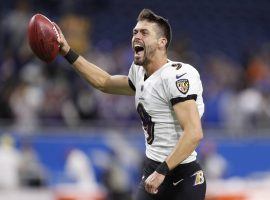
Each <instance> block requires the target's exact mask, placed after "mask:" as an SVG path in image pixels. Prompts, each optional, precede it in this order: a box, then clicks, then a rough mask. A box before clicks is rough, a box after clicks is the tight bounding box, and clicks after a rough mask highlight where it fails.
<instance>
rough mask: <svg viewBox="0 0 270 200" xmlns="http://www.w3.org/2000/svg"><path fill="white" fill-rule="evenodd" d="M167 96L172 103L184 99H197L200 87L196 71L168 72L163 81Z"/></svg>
mask: <svg viewBox="0 0 270 200" xmlns="http://www.w3.org/2000/svg"><path fill="white" fill-rule="evenodd" d="M164 84H165V85H164V86H165V90H166V93H167V95H166V96H167V98H168V100H169V101H170V102H171V104H172V105H175V104H177V103H179V102H184V101H186V100H191V99H193V100H195V101H196V100H197V96H198V93H199V90H200V87H201V81H200V76H199V73H198V72H197V71H195V72H194V71H187V72H181V73H178V72H175V71H173V72H172V73H170V74H169V75H168V76H167V77H166V79H165V81H164Z"/></svg>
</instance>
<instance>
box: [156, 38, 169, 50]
mask: <svg viewBox="0 0 270 200" xmlns="http://www.w3.org/2000/svg"><path fill="white" fill-rule="evenodd" d="M167 42H168V41H167V39H166V38H165V37H161V38H159V39H158V45H159V47H161V48H166V44H167Z"/></svg>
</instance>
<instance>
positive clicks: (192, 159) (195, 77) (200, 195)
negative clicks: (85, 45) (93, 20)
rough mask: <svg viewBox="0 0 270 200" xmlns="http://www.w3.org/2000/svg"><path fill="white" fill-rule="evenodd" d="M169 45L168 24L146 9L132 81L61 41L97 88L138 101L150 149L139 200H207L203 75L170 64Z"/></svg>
mask: <svg viewBox="0 0 270 200" xmlns="http://www.w3.org/2000/svg"><path fill="white" fill-rule="evenodd" d="M55 25H56V24H55ZM58 29H59V27H58ZM59 31H60V32H61V30H60V29H59ZM170 41H171V27H170V25H169V23H168V21H167V20H166V19H164V18H163V17H161V16H158V15H156V14H155V13H153V12H152V11H151V10H148V9H144V10H142V11H141V13H140V14H139V16H138V19H137V24H136V26H135V28H134V29H133V37H132V48H133V50H134V62H133V63H132V65H131V68H130V71H129V74H128V76H122V75H115V76H111V75H110V74H108V73H107V72H105V71H104V70H102V69H101V68H99V67H97V66H96V65H94V64H92V63H90V62H88V61H87V60H85V59H84V58H83V57H82V56H79V55H78V54H76V53H75V52H74V51H73V50H72V49H71V48H70V46H69V44H68V43H67V41H66V40H65V37H64V36H63V34H62V33H61V38H60V39H59V41H58V42H59V43H60V46H61V50H60V53H61V55H63V56H64V57H65V58H66V59H67V61H68V62H69V63H70V64H72V65H73V67H74V69H75V70H76V71H77V72H78V73H79V74H80V75H81V76H82V77H83V78H85V79H86V80H87V81H88V82H89V83H90V84H91V85H92V86H93V87H95V88H96V89H98V90H100V91H102V92H105V93H109V94H119V95H131V96H135V103H136V109H137V111H138V113H139V115H140V117H141V120H142V126H143V129H144V133H145V144H146V159H145V165H144V172H143V177H142V181H141V183H140V186H139V188H138V192H137V193H136V197H135V199H137V200H148V199H182V200H202V199H204V198H205V191H206V182H205V178H204V174H203V171H202V169H201V167H200V165H199V164H198V163H197V161H196V155H197V153H196V152H195V149H196V147H197V146H198V144H199V142H200V140H201V139H202V138H203V131H202V127H201V120H200V117H201V116H202V115H203V112H204V103H203V99H202V91H203V89H202V84H201V81H200V75H199V73H198V72H197V70H196V69H195V68H193V67H192V66H191V65H188V64H185V63H181V62H175V61H171V60H169V59H168V57H167V50H168V47H169V44H170Z"/></svg>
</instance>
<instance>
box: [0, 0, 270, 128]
mask: <svg viewBox="0 0 270 200" xmlns="http://www.w3.org/2000/svg"><path fill="white" fill-rule="evenodd" d="M37 2H39V3H40V4H37V5H39V7H38V8H34V6H33V4H32V3H33V2H31V1H17V2H16V1H10V2H9V3H7V5H5V6H2V7H1V11H2V12H1V13H2V14H1V21H0V23H1V26H0V27H1V28H0V41H1V42H0V52H1V54H0V94H1V95H0V119H1V125H5V126H6V125H7V126H10V127H13V128H16V129H18V130H20V131H24V132H31V131H34V130H36V128H37V127H39V126H48V125H50V126H54V125H66V126H69V127H74V126H75V127H76V126H78V125H82V124H84V123H85V122H87V123H88V122H89V121H90V120H91V123H94V122H96V121H100V120H101V121H106V122H110V123H118V122H119V121H121V123H125V122H126V123H130V122H132V121H133V120H134V119H137V113H136V109H135V107H134V102H133V98H132V97H120V96H112V95H105V94H102V93H101V92H99V91H97V90H94V89H92V88H91V87H89V86H88V85H87V84H86V82H84V81H82V80H81V78H80V77H79V76H78V75H77V74H76V73H75V71H74V70H73V69H72V67H71V66H69V64H68V63H67V62H66V61H65V60H63V59H62V58H60V57H59V58H57V59H56V60H55V61H54V62H52V63H50V64H46V63H43V62H41V61H40V60H38V59H37V58H36V57H35V56H34V55H33V53H32V52H31V50H30V48H29V46H28V43H27V26H28V22H29V20H30V18H31V16H32V15H33V14H34V13H37V12H41V13H43V14H45V15H47V16H48V17H49V18H51V19H52V20H55V21H57V23H58V24H59V25H60V26H61V28H62V30H63V32H64V33H65V35H66V37H67V39H68V41H70V44H71V46H72V47H73V48H74V49H75V50H76V51H77V52H78V53H81V54H83V55H84V56H86V58H88V59H89V60H90V61H92V62H93V63H96V64H98V65H99V66H102V67H103V69H105V70H106V71H108V72H109V73H111V74H127V73H128V70H129V67H130V64H131V62H132V59H133V52H132V49H131V47H130V46H131V45H130V38H131V30H132V26H133V25H134V24H135V19H136V17H133V18H129V15H128V13H129V12H130V13H134V14H130V15H131V16H132V15H134V16H136V14H137V10H140V8H141V7H147V6H150V8H152V9H153V10H155V8H156V7H155V6H154V4H153V3H152V4H151V3H146V5H141V4H140V6H141V7H136V5H137V4H136V3H135V1H131V3H130V4H129V5H126V4H127V3H126V4H124V3H123V2H122V1H119V2H115V1H106V0H103V1H94V0H93V1H88V2H87V1H83V0H80V1H79V2H80V3H82V5H81V6H74V4H73V3H72V1H67V3H66V4H65V5H61V2H63V1H53V0H51V1H46V2H47V3H45V2H42V1H37ZM57 2H58V3H57ZM76 2H77V1H76ZM86 2H87V3H86ZM121 2H122V3H123V6H124V7H123V8H125V9H123V10H126V11H125V12H124V11H119V12H114V11H115V10H117V9H119V5H121ZM173 2H174V4H173V3H172V4H170V5H171V6H172V5H176V6H178V7H179V10H177V9H174V10H170V9H171V7H169V3H166V5H165V6H164V8H160V7H157V8H156V11H157V12H159V11H161V10H162V12H163V13H162V14H163V15H164V16H166V17H168V18H169V20H170V16H174V15H175V16H176V18H178V17H180V18H179V19H178V21H179V24H180V25H181V27H179V26H177V25H176V24H175V22H174V23H172V26H173V30H175V32H174V33H173V34H174V37H173V44H174V45H172V46H171V47H170V52H169V55H170V58H171V59H172V60H174V59H175V60H182V61H183V62H187V63H191V64H192V65H194V66H195V67H196V68H197V69H198V70H199V71H200V74H201V78H202V81H203V85H204V99H205V104H206V112H205V115H204V118H203V121H204V126H207V127H216V128H217V127H218V128H219V127H223V128H237V129H239V128H240V129H241V128H256V127H260V128H269V127H270V123H269V120H270V28H269V26H268V24H269V22H270V17H269V15H266V13H267V12H266V11H267V10H266V9H264V8H265V6H266V5H269V3H268V2H267V1H262V3H261V4H259V3H258V4H256V7H255V8H254V5H255V3H256V2H254V3H252V2H253V1H245V5H244V6H243V5H242V4H241V1H239V2H238V1H237V2H238V3H237V2H234V1H226V3H225V2H221V1H219V3H217V2H216V3H214V5H210V4H207V2H205V3H202V2H204V1H202V2H201V3H198V5H191V4H190V3H188V1H183V2H182V3H179V4H177V2H176V1H173ZM52 4H55V5H56V6H55V7H54V8H52V9H51V10H50V9H48V8H49V7H50V6H51V5H52ZM85 4H87V5H85ZM60 5H61V6H60ZM83 6H85V7H84V10H83V11H82V7H83ZM87 6H88V9H87ZM199 6H201V7H199ZM230 6H231V7H230ZM71 8H73V9H71ZM183 8H186V10H185V9H183ZM266 8H267V6H266ZM109 10H113V11H110V12H109ZM121 10H122V9H121ZM198 10H200V11H201V12H202V14H198V13H196V12H197V11H198ZM107 11H108V12H107ZM216 11H218V15H216V16H215V15H214V14H213V13H216ZM88 12H89V13H90V14H89V13H88ZM111 12H113V15H112V13H111ZM181 12H182V13H184V14H182V15H181V14H179V13H181ZM87 13H88V14H87ZM187 14H190V17H188V19H185V18H184V15H187ZM95 16H96V18H95ZM110 16H113V18H115V21H116V20H117V21H118V19H119V18H124V19H122V20H119V21H118V22H119V23H117V24H116V25H115V27H112V26H114V25H112V24H110V22H111V21H112V20H113V19H109V18H110ZM126 16H128V17H126ZM102 17H103V18H102ZM192 19H194V21H193V22H194V23H193V22H192V21H190V22H188V21H189V20H192ZM235 20H236V22H235ZM173 21H175V20H172V22H173ZM127 24H128V25H127ZM202 24H205V25H204V26H200V25H202ZM236 24H237V26H236ZM266 26H268V27H266ZM119 27H120V28H119ZM103 31H104V32H103ZM122 32H123V33H122ZM121 36H122V37H121ZM119 38H123V40H124V39H125V41H122V40H121V39H119Z"/></svg>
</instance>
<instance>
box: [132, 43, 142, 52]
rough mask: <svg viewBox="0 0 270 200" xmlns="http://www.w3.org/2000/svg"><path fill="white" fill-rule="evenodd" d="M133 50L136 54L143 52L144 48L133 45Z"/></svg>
mask: <svg viewBox="0 0 270 200" xmlns="http://www.w3.org/2000/svg"><path fill="white" fill-rule="evenodd" d="M134 50H135V52H136V53H138V52H139V51H143V50H144V48H143V46H141V45H138V44H136V45H134Z"/></svg>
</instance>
